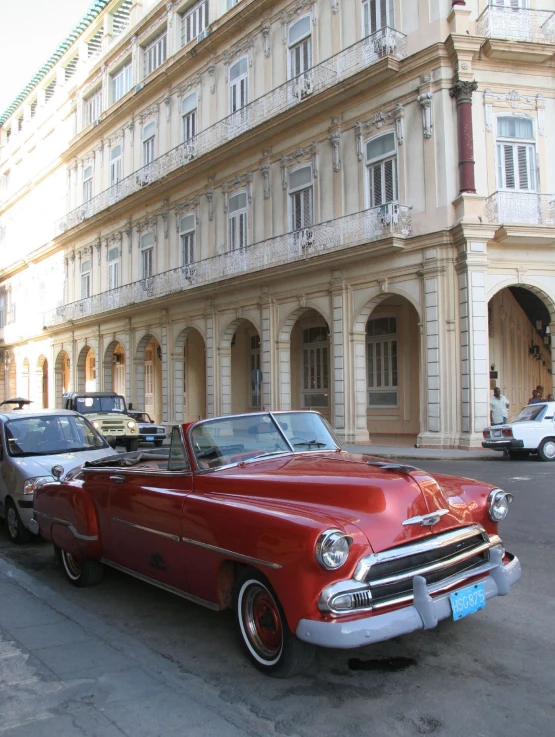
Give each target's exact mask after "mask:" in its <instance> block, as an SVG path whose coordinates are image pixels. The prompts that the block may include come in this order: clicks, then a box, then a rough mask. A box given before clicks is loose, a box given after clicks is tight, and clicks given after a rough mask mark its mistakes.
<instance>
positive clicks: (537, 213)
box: [486, 192, 555, 225]
mask: <svg viewBox="0 0 555 737" xmlns="http://www.w3.org/2000/svg"><path fill="white" fill-rule="evenodd" d="M486 217H487V220H488V223H499V224H503V223H507V224H508V225H555V195H554V194H536V193H534V192H494V193H493V194H492V195H491V196H490V197H488V198H487V199H486Z"/></svg>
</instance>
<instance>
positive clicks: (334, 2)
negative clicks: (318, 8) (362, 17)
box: [331, 0, 339, 15]
mask: <svg viewBox="0 0 555 737" xmlns="http://www.w3.org/2000/svg"><path fill="white" fill-rule="evenodd" d="M331 12H332V13H333V15H336V13H339V0H331Z"/></svg>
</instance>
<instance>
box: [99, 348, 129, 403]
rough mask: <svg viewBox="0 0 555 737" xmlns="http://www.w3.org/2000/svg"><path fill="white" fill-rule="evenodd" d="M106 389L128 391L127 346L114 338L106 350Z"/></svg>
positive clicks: (119, 392)
mask: <svg viewBox="0 0 555 737" xmlns="http://www.w3.org/2000/svg"><path fill="white" fill-rule="evenodd" d="M103 368H104V391H106V392H109V391H113V392H117V393H118V394H121V395H122V396H123V397H125V396H126V393H127V381H126V368H125V348H124V347H123V345H122V344H121V343H120V342H119V341H118V340H112V341H111V342H110V343H109V345H108V346H107V348H106V350H105V352H104V366H103Z"/></svg>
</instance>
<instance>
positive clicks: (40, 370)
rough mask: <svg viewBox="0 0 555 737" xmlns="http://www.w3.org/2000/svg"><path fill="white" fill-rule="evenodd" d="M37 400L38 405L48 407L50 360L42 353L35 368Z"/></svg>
mask: <svg viewBox="0 0 555 737" xmlns="http://www.w3.org/2000/svg"><path fill="white" fill-rule="evenodd" d="M35 386H36V388H35V396H36V399H35V402H36V403H37V407H41V408H44V409H46V408H47V407H48V361H47V360H46V356H44V355H42V354H41V355H40V356H39V358H38V360H37V365H36V368H35Z"/></svg>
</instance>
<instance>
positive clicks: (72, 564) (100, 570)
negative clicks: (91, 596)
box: [56, 548, 104, 588]
mask: <svg viewBox="0 0 555 737" xmlns="http://www.w3.org/2000/svg"><path fill="white" fill-rule="evenodd" d="M56 555H57V556H58V557H59V559H60V561H61V563H62V567H63V569H64V573H65V575H66V578H67V579H68V581H69V582H70V583H71V584H73V586H77V587H78V588H84V587H85V586H96V585H97V584H98V583H100V582H101V581H102V577H103V575H104V566H103V565H102V563H100V562H99V561H97V560H91V559H90V558H80V557H78V556H75V555H73V554H72V553H68V552H67V551H66V550H60V549H59V548H57V549H56Z"/></svg>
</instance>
